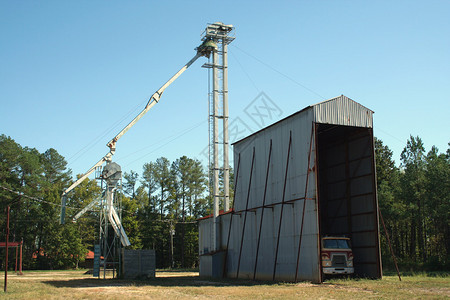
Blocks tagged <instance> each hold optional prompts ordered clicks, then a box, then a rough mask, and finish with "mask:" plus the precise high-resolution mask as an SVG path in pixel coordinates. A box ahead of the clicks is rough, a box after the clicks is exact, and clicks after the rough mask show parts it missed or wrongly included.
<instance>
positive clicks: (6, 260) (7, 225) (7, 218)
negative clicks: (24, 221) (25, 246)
mask: <svg viewBox="0 0 450 300" xmlns="http://www.w3.org/2000/svg"><path fill="white" fill-rule="evenodd" d="M9 210H10V207H9V205H8V206H7V207H6V243H5V247H6V258H5V288H4V290H5V293H6V292H7V290H8V243H9Z"/></svg>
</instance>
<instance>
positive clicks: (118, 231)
mask: <svg viewBox="0 0 450 300" xmlns="http://www.w3.org/2000/svg"><path fill="white" fill-rule="evenodd" d="M216 49H217V44H216V43H215V42H214V41H213V40H212V39H206V40H203V42H202V44H201V45H200V46H199V47H197V48H196V49H195V50H196V51H197V53H196V55H195V56H194V57H193V58H192V59H191V60H190V61H189V62H188V63H187V64H185V65H184V66H183V67H182V68H181V69H180V70H179V71H178V72H177V73H176V74H175V75H174V76H172V77H171V78H170V79H169V80H168V81H167V82H166V83H165V84H164V85H163V86H162V87H161V88H160V89H159V90H157V91H156V92H155V93H154V94H153V95H152V96H151V97H150V99H149V101H148V102H147V104H146V106H145V107H144V109H143V110H142V111H141V112H140V113H139V114H138V115H137V116H136V117H135V118H134V119H133V120H132V121H131V122H130V123H129V124H128V125H127V126H125V127H124V128H123V129H122V130H121V131H120V132H119V133H118V134H117V135H116V136H115V137H114V138H112V139H111V140H110V141H109V142H108V143H107V144H106V145H107V146H108V147H109V152H108V153H107V154H106V155H105V156H103V157H102V158H101V159H100V160H99V161H98V162H97V163H96V164H95V165H93V166H92V167H91V168H90V169H89V170H88V171H87V172H86V173H84V174H83V175H82V176H81V177H80V178H79V179H78V180H76V181H75V182H74V183H73V184H72V185H71V186H69V187H68V188H67V189H66V190H65V191H64V192H63V193H62V197H61V220H60V223H61V224H64V222H65V209H66V202H67V196H68V194H69V193H70V191H72V190H73V189H74V188H75V187H77V186H78V185H79V184H80V183H81V182H83V181H84V180H85V179H86V178H87V177H88V176H89V175H91V174H92V173H93V172H94V171H97V172H98V173H101V175H100V176H99V178H98V179H101V180H104V181H105V182H106V189H105V190H104V192H103V194H102V197H101V198H100V199H96V200H94V201H92V202H91V203H90V204H89V205H88V206H86V207H85V208H84V209H83V210H81V211H80V212H79V213H77V214H76V215H75V216H74V217H73V219H72V220H73V221H74V222H76V220H77V219H78V218H80V217H81V216H82V215H83V214H84V213H86V212H87V211H88V210H90V209H92V207H94V206H95V204H97V203H100V204H101V206H102V210H101V211H100V239H101V241H100V243H101V246H100V247H99V245H97V246H96V253H95V255H96V257H98V258H100V257H101V256H103V257H104V261H103V262H100V263H99V264H98V266H97V269H96V267H95V266H94V276H99V275H98V274H99V265H100V264H102V263H103V266H104V268H105V271H106V266H107V265H108V264H109V265H110V264H111V262H112V264H113V265H114V264H115V256H116V253H117V251H116V248H117V247H118V246H119V245H118V244H119V240H120V244H121V245H122V246H123V247H126V246H129V245H130V241H129V239H128V237H127V235H126V233H125V230H124V228H123V226H122V223H121V217H120V215H119V214H118V212H117V209H116V207H117V203H118V200H117V199H116V198H117V197H116V191H117V189H119V188H120V181H121V178H122V172H121V168H120V166H119V165H118V164H116V163H114V162H112V156H113V155H114V153H115V151H116V143H117V141H118V140H119V139H120V138H121V137H122V136H123V135H124V134H125V133H126V132H127V131H128V130H130V129H131V127H133V126H134V125H135V124H136V123H137V121H139V120H140V119H141V118H142V117H143V116H144V115H145V114H146V113H147V112H148V111H149V110H150V109H151V108H152V107H153V106H154V105H155V104H157V103H158V102H159V100H160V98H161V96H162V94H163V92H164V90H165V89H166V88H167V87H168V86H169V85H171V84H172V83H173V82H174V81H175V80H176V79H177V78H178V77H179V76H180V75H181V74H183V72H184V71H186V70H187V68H189V67H190V66H191V65H192V64H193V63H194V62H195V61H196V60H197V59H198V58H199V57H201V56H205V57H208V58H209V56H210V54H211V52H213V51H215V50H216ZM104 163H106V165H105V166H104V167H103V170H102V165H103V164H104ZM100 171H101V172H100ZM109 225H111V227H112V228H113V229H114V233H115V235H114V238H113V240H112V242H111V234H108V227H109ZM100 248H101V249H100ZM98 249H100V250H98ZM100 252H101V253H100ZM111 257H113V258H112V260H110V258H111ZM94 260H95V258H94ZM119 260H120V256H119ZM94 265H95V264H94ZM119 265H120V263H119ZM95 270H97V271H95ZM95 274H97V275H95Z"/></svg>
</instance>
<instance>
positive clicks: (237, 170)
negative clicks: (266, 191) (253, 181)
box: [223, 153, 241, 277]
mask: <svg viewBox="0 0 450 300" xmlns="http://www.w3.org/2000/svg"><path fill="white" fill-rule="evenodd" d="M240 164H241V154H240V153H239V156H238V163H237V168H236V174H235V177H234V194H235V195H236V189H237V184H238V178H239V166H240ZM234 203H235V201H233V207H232V209H231V210H232V211H233V212H232V213H231V215H230V226H229V227H228V237H227V249H225V251H226V252H225V262H224V266H225V267H224V268H223V275H224V276H223V277H226V272H227V259H228V247H229V245H230V236H231V223H232V222H233V215H234Z"/></svg>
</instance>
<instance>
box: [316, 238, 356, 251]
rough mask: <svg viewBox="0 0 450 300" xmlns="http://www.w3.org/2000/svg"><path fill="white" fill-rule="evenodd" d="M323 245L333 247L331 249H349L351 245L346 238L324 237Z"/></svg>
mask: <svg viewBox="0 0 450 300" xmlns="http://www.w3.org/2000/svg"><path fill="white" fill-rule="evenodd" d="M323 247H324V248H331V249H349V248H350V245H349V243H348V241H347V240H344V239H336V240H333V239H324V240H323Z"/></svg>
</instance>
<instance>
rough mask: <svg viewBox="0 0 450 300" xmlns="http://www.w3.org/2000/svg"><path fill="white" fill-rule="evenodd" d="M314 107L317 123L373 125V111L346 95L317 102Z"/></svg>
mask: <svg viewBox="0 0 450 300" xmlns="http://www.w3.org/2000/svg"><path fill="white" fill-rule="evenodd" d="M312 107H313V109H314V121H315V122H317V123H322V124H335V125H345V126H355V127H368V128H372V127H373V123H372V117H373V111H371V110H370V109H368V108H366V107H364V106H362V105H361V104H359V103H357V102H355V101H353V100H352V99H350V98H347V97H346V96H344V95H341V96H339V97H337V98H333V99H330V100H327V101H324V102H321V103H317V104H315V105H313V106H312Z"/></svg>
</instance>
